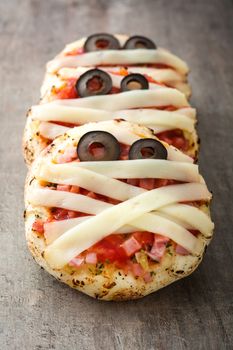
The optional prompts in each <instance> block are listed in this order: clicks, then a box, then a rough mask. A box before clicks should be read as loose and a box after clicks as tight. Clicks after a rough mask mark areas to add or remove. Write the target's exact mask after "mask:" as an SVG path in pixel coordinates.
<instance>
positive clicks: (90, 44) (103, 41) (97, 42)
mask: <svg viewBox="0 0 233 350" xmlns="http://www.w3.org/2000/svg"><path fill="white" fill-rule="evenodd" d="M118 49H120V43H119V41H118V39H117V38H116V37H115V36H113V35H111V34H107V33H100V34H93V35H90V36H89V37H88V38H87V39H86V41H85V43H84V51H85V52H90V51H99V50H118Z"/></svg>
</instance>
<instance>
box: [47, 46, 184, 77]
mask: <svg viewBox="0 0 233 350" xmlns="http://www.w3.org/2000/svg"><path fill="white" fill-rule="evenodd" d="M135 64H137V65H141V64H149V65H151V67H152V68H153V67H155V68H159V69H161V68H162V69H163V68H169V67H172V68H173V69H175V70H176V71H177V72H179V73H180V74H182V75H185V74H187V73H188V70H189V69H188V66H187V64H186V63H185V62H184V61H183V60H181V59H180V58H179V57H177V56H175V55H173V54H172V53H171V52H169V51H167V50H164V49H162V48H158V49H150V50H148V49H145V48H139V49H137V50H130V49H125V50H101V51H93V52H86V53H83V54H81V55H74V56H59V57H56V58H55V59H53V60H52V61H50V62H48V64H47V71H48V72H49V73H55V72H57V71H59V69H61V68H63V67H73V68H75V67H80V66H81V67H93V66H94V67H97V66H106V65H110V66H115V65H135Z"/></svg>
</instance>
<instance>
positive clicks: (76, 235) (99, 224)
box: [45, 184, 211, 268]
mask: <svg viewBox="0 0 233 350" xmlns="http://www.w3.org/2000/svg"><path fill="white" fill-rule="evenodd" d="M210 198H211V194H210V193H209V191H208V189H207V188H206V186H205V185H204V184H182V185H172V186H166V187H162V188H158V189H155V190H152V191H148V192H145V193H142V194H141V195H139V196H137V197H134V198H132V199H129V200H128V201H125V202H123V203H120V204H118V205H114V206H113V207H111V208H109V209H106V210H104V211H103V212H102V213H100V214H98V215H96V216H94V217H92V218H90V219H89V220H87V221H85V222H83V223H81V224H79V225H78V226H77V227H75V228H72V229H70V230H68V231H67V232H66V233H64V234H63V235H62V236H61V237H59V238H58V239H57V240H56V241H55V242H53V243H52V244H51V245H50V246H48V247H47V248H46V250H45V259H46V260H47V262H48V263H49V265H51V266H52V267H54V268H61V267H63V266H64V265H65V264H67V263H68V262H69V261H70V260H71V259H73V258H74V257H75V256H77V255H78V254H80V253H81V252H83V251H84V250H86V249H88V248H89V247H90V246H92V245H93V244H95V243H96V242H98V241H100V240H101V239H103V238H104V237H106V236H107V235H109V234H110V233H111V232H115V231H116V230H118V229H119V228H120V227H122V226H124V225H125V224H128V223H129V222H130V224H131V225H133V220H135V219H137V218H139V217H140V216H142V215H143V214H145V213H147V212H150V211H152V210H157V209H158V208H160V207H162V206H165V205H168V204H172V203H176V202H179V201H193V200H201V199H203V200H204V199H210Z"/></svg>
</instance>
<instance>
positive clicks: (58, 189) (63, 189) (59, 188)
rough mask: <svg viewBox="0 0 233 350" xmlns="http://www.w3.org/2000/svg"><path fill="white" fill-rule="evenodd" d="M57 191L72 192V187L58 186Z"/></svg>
mask: <svg viewBox="0 0 233 350" xmlns="http://www.w3.org/2000/svg"><path fill="white" fill-rule="evenodd" d="M57 191H67V192H69V191H70V185H57Z"/></svg>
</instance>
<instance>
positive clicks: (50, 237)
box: [44, 216, 158, 244]
mask: <svg viewBox="0 0 233 350" xmlns="http://www.w3.org/2000/svg"><path fill="white" fill-rule="evenodd" d="M90 217H91V216H82V217H80V218H75V219H68V220H59V221H51V222H47V223H45V224H44V235H45V238H46V243H47V244H51V243H52V242H54V241H55V240H56V239H57V238H58V237H60V236H61V235H63V233H65V232H66V231H68V230H70V229H71V228H73V227H75V226H77V225H79V224H80V223H81V222H83V221H86V220H88V219H90ZM137 231H141V230H140V229H139V228H137ZM142 231H143V230H142ZM132 232H135V227H133V226H129V225H125V226H123V227H121V228H119V229H118V230H117V231H116V232H114V233H115V234H127V233H132ZM157 233H158V232H157Z"/></svg>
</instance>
